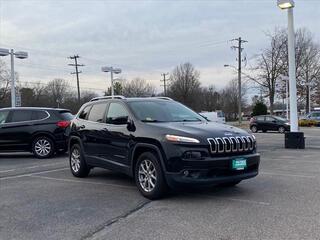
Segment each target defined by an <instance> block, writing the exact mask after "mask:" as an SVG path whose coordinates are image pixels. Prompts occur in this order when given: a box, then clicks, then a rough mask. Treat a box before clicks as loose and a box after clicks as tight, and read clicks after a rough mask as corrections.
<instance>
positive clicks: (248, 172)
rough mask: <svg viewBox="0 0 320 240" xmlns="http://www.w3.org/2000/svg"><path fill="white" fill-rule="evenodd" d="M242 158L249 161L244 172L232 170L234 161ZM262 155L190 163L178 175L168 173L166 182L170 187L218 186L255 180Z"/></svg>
mask: <svg viewBox="0 0 320 240" xmlns="http://www.w3.org/2000/svg"><path fill="white" fill-rule="evenodd" d="M237 157H241V158H245V159H246V160H247V168H246V169H244V170H232V169H231V165H232V160H233V159H235V158H237ZM259 163H260V155H259V154H258V153H254V154H248V155H241V156H228V157H219V158H212V159H209V160H205V161H202V160H198V161H188V164H187V165H186V166H185V167H184V169H183V170H181V171H179V172H177V173H170V172H167V173H166V174H165V175H166V180H167V183H168V184H169V186H171V187H174V186H179V185H184V184H188V185H197V186H199V185H216V184H220V183H227V182H233V181H241V180H244V179H248V178H253V177H255V176H257V175H258V172H259Z"/></svg>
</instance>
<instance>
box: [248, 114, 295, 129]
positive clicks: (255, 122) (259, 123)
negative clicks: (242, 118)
mask: <svg viewBox="0 0 320 240" xmlns="http://www.w3.org/2000/svg"><path fill="white" fill-rule="evenodd" d="M250 129H251V131H252V132H254V133H256V132H258V131H262V132H267V131H278V132H280V133H285V132H286V131H290V124H289V121H288V120H287V119H284V118H282V117H278V116H272V115H260V116H255V117H252V118H251V119H250Z"/></svg>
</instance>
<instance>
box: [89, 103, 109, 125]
mask: <svg viewBox="0 0 320 240" xmlns="http://www.w3.org/2000/svg"><path fill="white" fill-rule="evenodd" d="M106 108H107V104H105V103H98V104H94V105H93V106H92V108H91V110H90V113H89V116H88V120H89V121H93V122H102V121H103V116H104V113H105V111H106Z"/></svg>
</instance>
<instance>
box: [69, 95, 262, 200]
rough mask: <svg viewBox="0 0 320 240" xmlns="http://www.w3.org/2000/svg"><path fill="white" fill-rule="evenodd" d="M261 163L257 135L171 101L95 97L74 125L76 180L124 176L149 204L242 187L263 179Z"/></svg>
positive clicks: (72, 158) (71, 149) (72, 153)
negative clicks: (188, 192) (200, 190)
mask: <svg viewBox="0 0 320 240" xmlns="http://www.w3.org/2000/svg"><path fill="white" fill-rule="evenodd" d="M259 161H260V155H259V154H258V153H256V140H255V137H254V136H253V135H251V134H249V133H247V132H246V131H244V130H241V129H238V128H235V127H232V126H228V125H225V124H218V123H213V122H209V121H207V120H206V119H205V118H203V117H202V116H201V115H199V114H198V113H196V112H194V111H192V110H191V109H189V108H187V107H186V106H184V105H182V104H180V103H178V102H176V101H173V100H172V99H169V98H165V97H159V98H157V97H153V98H151V97H150V98H124V97H122V96H114V97H101V98H95V99H93V100H91V101H90V102H88V103H86V104H84V105H83V106H82V107H81V109H80V110H79V112H78V114H77V115H76V117H75V118H74V120H73V121H72V122H71V125H70V136H69V162H70V169H71V172H72V174H73V175H74V176H76V177H86V176H87V175H88V174H89V172H90V169H91V168H93V167H102V168H106V169H110V170H114V171H118V172H122V173H125V174H127V175H129V176H132V177H134V179H135V182H136V185H137V187H138V189H139V191H140V192H141V193H142V195H143V196H145V197H147V198H149V199H157V198H160V197H161V196H162V195H163V194H164V193H165V191H166V189H167V187H171V188H173V187H176V186H179V185H184V184H192V185H196V186H200V185H217V184H222V185H228V186H233V185H236V184H238V183H239V182H240V181H241V180H244V179H248V178H252V177H255V176H256V175H257V174H258V168H259Z"/></svg>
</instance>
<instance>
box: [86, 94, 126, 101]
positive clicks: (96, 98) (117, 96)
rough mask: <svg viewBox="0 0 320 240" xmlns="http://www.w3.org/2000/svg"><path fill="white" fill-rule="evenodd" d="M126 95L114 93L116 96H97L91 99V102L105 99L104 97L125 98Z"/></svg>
mask: <svg viewBox="0 0 320 240" xmlns="http://www.w3.org/2000/svg"><path fill="white" fill-rule="evenodd" d="M125 98H126V97H124V96H121V95H114V96H102V97H95V98H92V99H91V100H90V102H94V101H99V100H104V99H125Z"/></svg>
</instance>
